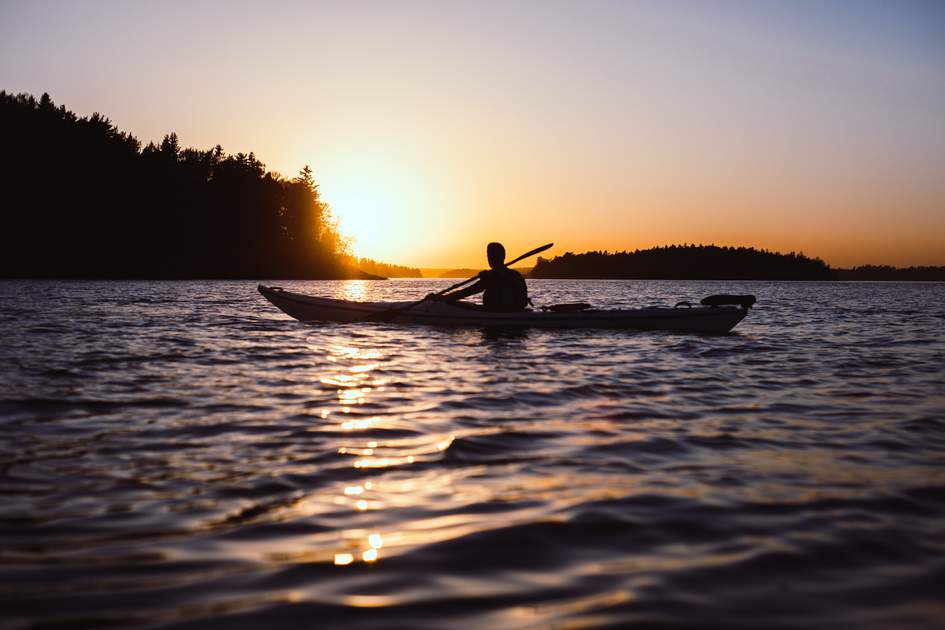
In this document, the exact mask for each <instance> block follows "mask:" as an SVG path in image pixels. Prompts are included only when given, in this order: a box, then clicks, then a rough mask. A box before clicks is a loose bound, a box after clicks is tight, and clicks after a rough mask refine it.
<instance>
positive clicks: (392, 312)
mask: <svg viewBox="0 0 945 630" xmlns="http://www.w3.org/2000/svg"><path fill="white" fill-rule="evenodd" d="M553 246H554V243H548V244H547V245H542V246H541V247H536V248H535V249H533V250H531V251H530V252H526V253H524V254H522V255H521V256H519V257H518V258H516V259H515V260H512V261H510V262H507V263H505V266H506V267H511V266H512V265H514V264H515V263H517V262H518V261H520V260H522V259H525V258H528V257H529V256H534V255H535V254H540V253H542V252H543V251H545V250H546V249H550V248H551V247H553ZM478 278H479V276H478V275H475V276H473V277H472V278H467V279H466V280H463V281H462V282H457V283H456V284H454V285H453V286H451V287H446V288H445V289H443V290H442V291H439V292H437V293H431V294H430V295H428V296H426V297H425V298H423V299H422V300H417V301H416V302H411V303H410V304H408V305H407V306H398V307H397V308H389V309H387V310H386V311H381V312H379V313H371V314H370V315H368V316H367V317H365V318H364V321H366V322H389V321H390V320H392V319H393V318H395V317H397V316H398V315H400V314H401V313H403V312H404V311H409V310H410V309H412V308H414V307H415V306H420V305H421V304H423V303H424V302H426V301H427V300H430V299H433V298H435V297H440V296H441V295H444V294H446V293H449V292H450V291H452V290H453V289H458V288H460V287H463V286H466V285H467V284H469V283H470V282H472V281H473V280H476V279H478Z"/></svg>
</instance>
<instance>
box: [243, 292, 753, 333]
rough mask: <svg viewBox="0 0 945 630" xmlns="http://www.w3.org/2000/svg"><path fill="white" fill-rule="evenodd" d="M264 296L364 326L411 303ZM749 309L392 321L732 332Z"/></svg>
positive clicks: (296, 313)
mask: <svg viewBox="0 0 945 630" xmlns="http://www.w3.org/2000/svg"><path fill="white" fill-rule="evenodd" d="M259 292H260V293H261V294H262V295H263V296H264V297H265V298H266V299H267V300H269V302H271V303H272V304H273V305H274V306H275V307H276V308H278V309H279V310H281V311H282V312H283V313H285V314H287V315H289V316H291V317H294V318H295V319H297V320H299V321H303V322H364V321H365V320H366V318H369V317H370V316H372V315H375V314H378V313H381V312H384V311H388V310H389V309H392V308H399V307H403V306H406V305H408V304H411V303H412V302H354V301H351V300H337V299H333V298H324V297H315V296H310V295H303V294H301V293H292V292H290V291H286V290H284V289H281V288H279V287H267V286H264V285H259ZM747 313H748V310H747V309H745V308H739V307H734V306H711V307H710V306H694V307H691V308H641V309H625V310H583V311H578V312H554V311H530V310H529V311H521V312H514V313H496V312H490V311H483V310H479V309H476V308H470V307H466V306H458V305H456V304H450V303H446V302H441V301H436V300H429V301H427V302H423V303H421V304H418V305H417V306H414V307H413V308H410V309H408V310H405V311H403V312H401V313H398V314H396V315H395V316H393V317H392V318H391V319H390V320H389V321H390V323H394V324H421V325H433V326H467V327H478V328H483V327H497V328H506V327H519V328H521V327H528V328H610V329H632V330H675V331H686V332H704V333H719V334H721V333H727V332H729V331H730V330H732V328H734V327H735V325H736V324H738V322H740V321H741V320H742V319H744V317H745V315H746V314H747Z"/></svg>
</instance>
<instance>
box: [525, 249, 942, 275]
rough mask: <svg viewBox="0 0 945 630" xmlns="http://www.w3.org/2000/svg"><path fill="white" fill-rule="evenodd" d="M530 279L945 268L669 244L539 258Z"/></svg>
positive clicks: (901, 271) (896, 271)
mask: <svg viewBox="0 0 945 630" xmlns="http://www.w3.org/2000/svg"><path fill="white" fill-rule="evenodd" d="M529 277H530V278H585V279H591V278H602V279H607V278H613V279H617V278H627V279H641V280H926V281H928V280H932V281H935V280H938V281H945V267H909V268H907V269H897V268H895V267H877V266H872V265H867V266H863V267H854V268H853V269H832V268H831V267H830V266H829V265H827V263H825V262H824V261H823V260H821V259H819V258H809V257H807V256H805V255H804V254H803V253H795V252H791V253H788V254H781V253H778V252H770V251H768V250H758V249H755V248H753V247H719V246H716V245H669V246H666V247H654V248H651V249H643V250H635V251H632V252H626V251H624V252H614V253H608V252H601V251H594V252H586V253H583V254H573V253H571V252H568V253H566V254H564V255H563V256H557V257H555V258H552V259H550V260H547V259H544V258H539V259H538V262H537V264H536V265H535V267H534V269H532V272H531V273H530V274H529Z"/></svg>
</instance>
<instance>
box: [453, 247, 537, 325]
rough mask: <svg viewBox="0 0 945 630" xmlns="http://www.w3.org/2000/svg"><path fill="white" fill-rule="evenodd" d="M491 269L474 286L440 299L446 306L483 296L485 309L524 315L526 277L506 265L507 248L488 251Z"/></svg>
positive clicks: (483, 273) (478, 277)
mask: <svg viewBox="0 0 945 630" xmlns="http://www.w3.org/2000/svg"><path fill="white" fill-rule="evenodd" d="M486 258H488V259H489V267H490V268H489V269H487V270H486V271H483V272H480V274H479V275H478V276H477V281H476V283H475V284H474V285H472V286H471V287H468V288H464V289H457V290H455V291H453V292H452V293H446V294H443V295H440V296H437V297H436V299H438V300H443V301H446V302H457V301H459V300H461V299H463V298H465V297H469V296H470V295H476V294H477V293H482V307H483V309H485V310H487V311H498V312H504V313H507V312H513V311H524V310H525V307H526V306H527V305H528V287H527V286H526V285H525V278H523V277H522V274H520V273H519V272H517V271H515V270H514V269H509V268H508V267H507V266H506V265H505V247H503V246H502V243H489V245H488V246H487V247H486Z"/></svg>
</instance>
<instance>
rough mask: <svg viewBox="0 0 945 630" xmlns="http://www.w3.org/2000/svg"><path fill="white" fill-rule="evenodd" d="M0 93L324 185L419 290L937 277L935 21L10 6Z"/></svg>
mask: <svg viewBox="0 0 945 630" xmlns="http://www.w3.org/2000/svg"><path fill="white" fill-rule="evenodd" d="M0 89H5V90H7V91H8V92H9V91H12V92H31V93H33V94H36V95H37V96H38V95H40V94H42V93H43V92H49V94H50V95H51V96H52V98H53V100H54V101H55V102H56V103H57V104H64V105H65V106H66V107H67V108H69V109H71V110H73V111H75V112H77V113H79V114H81V115H86V114H90V113H92V112H94V111H99V112H102V113H104V114H106V115H108V116H109V117H110V118H111V119H112V121H113V122H114V123H115V124H116V125H117V126H118V127H119V128H121V129H123V130H127V131H130V132H132V133H133V134H135V135H136V136H137V137H138V138H139V139H141V140H142V141H144V142H147V141H149V140H158V141H159V140H160V139H161V137H162V136H163V135H164V134H165V133H168V132H171V131H175V132H177V134H178V135H179V137H180V141H181V143H182V144H183V145H185V146H196V147H201V148H207V147H210V146H212V145H215V144H217V143H220V144H222V145H223V147H224V149H225V150H227V151H228V152H231V153H235V152H237V151H245V152H248V151H254V152H255V153H256V155H257V157H259V158H260V159H261V160H262V161H263V162H265V163H266V165H267V166H268V168H270V169H272V170H275V171H278V172H280V173H282V174H283V175H287V176H291V175H294V174H295V173H297V172H298V170H299V169H300V168H301V167H302V166H303V165H305V164H309V165H311V167H312V168H313V169H314V171H315V177H316V180H317V181H318V183H319V184H320V190H321V192H322V195H323V197H324V198H325V200H326V201H328V202H329V203H330V204H331V205H332V207H333V209H334V211H335V213H336V214H337V215H338V216H339V218H340V220H341V227H342V231H344V232H345V233H347V234H350V235H352V236H354V237H355V239H356V242H355V251H356V253H358V254H360V255H364V256H370V257H373V258H377V259H380V260H384V261H389V262H396V263H402V264H410V265H417V266H441V267H449V266H481V265H482V264H483V263H484V247H485V243H486V242H487V241H490V240H501V241H503V242H505V244H506V246H507V249H508V250H509V254H510V255H512V256H514V255H516V254H518V253H520V252H523V251H525V250H528V249H531V248H532V247H534V246H536V245H540V244H542V243H545V242H548V241H554V242H555V243H557V245H556V247H555V249H554V250H552V251H551V252H549V254H554V253H564V252H565V251H568V250H571V251H583V250H588V249H610V250H613V249H634V248H638V247H649V246H652V245H661V244H670V243H716V244H719V245H754V246H756V247H765V248H769V249H774V250H779V251H791V250H795V251H804V252H805V253H806V254H808V255H812V256H819V257H821V258H824V259H825V260H826V261H827V262H828V263H830V264H832V265H836V266H848V265H853V264H863V263H884V264H896V265H910V264H938V265H945V2H941V1H939V0H931V1H929V2H908V1H896V2H892V1H881V2H870V1H866V0H863V1H856V2H853V1H851V2H828V1H825V0H822V1H812V2H804V1H792V2H760V1H759V2H734V1H731V2H712V1H708V0H700V1H696V0H692V1H690V2H666V1H658V2H656V1H655V2H632V1H629V0H628V1H622V2H578V1H573V2H553V1H551V0H546V1H542V2H525V1H512V2H499V1H479V2H458V1H457V2H453V1H448V2H400V1H393V0H391V1H385V2H376V3H374V2H336V3H317V2H274V3H264V2H258V1H257V2H209V1H200V2H195V1H192V0H191V1H187V2H95V1H89V2H46V1H43V2H11V1H9V0H4V1H3V2H0Z"/></svg>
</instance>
